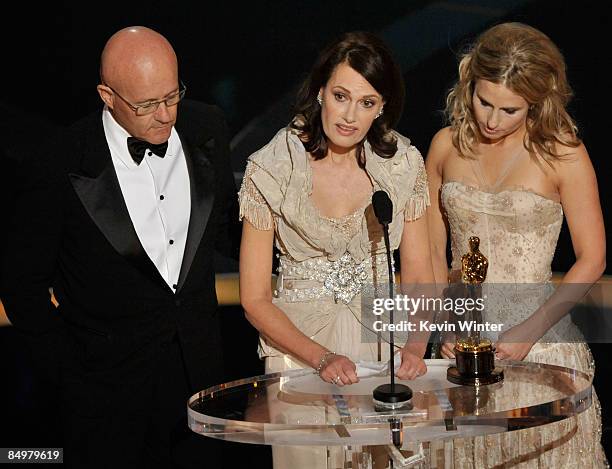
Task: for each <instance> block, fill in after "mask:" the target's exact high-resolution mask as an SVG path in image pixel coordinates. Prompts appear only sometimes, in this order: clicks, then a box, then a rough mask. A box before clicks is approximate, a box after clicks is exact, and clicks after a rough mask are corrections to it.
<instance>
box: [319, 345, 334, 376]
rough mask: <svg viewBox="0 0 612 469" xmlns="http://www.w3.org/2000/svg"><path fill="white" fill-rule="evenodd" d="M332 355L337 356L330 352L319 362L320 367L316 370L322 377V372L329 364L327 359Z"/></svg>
mask: <svg viewBox="0 0 612 469" xmlns="http://www.w3.org/2000/svg"><path fill="white" fill-rule="evenodd" d="M330 355H336V352H330V351H329V350H328V351H327V352H325V353H324V354H323V356H322V357H321V359H320V360H319V366H317V369H316V370H315V372H316V373H317V374H318V375H319V376H321V370H322V369H323V367H324V366H325V365H326V364H327V359H328V358H329V356H330Z"/></svg>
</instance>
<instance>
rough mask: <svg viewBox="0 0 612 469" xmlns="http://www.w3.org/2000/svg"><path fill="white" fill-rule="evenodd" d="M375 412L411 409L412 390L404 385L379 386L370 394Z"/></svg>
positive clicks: (388, 384) (389, 384)
mask: <svg viewBox="0 0 612 469" xmlns="http://www.w3.org/2000/svg"><path fill="white" fill-rule="evenodd" d="M372 397H373V400H374V407H375V408H376V410H383V411H384V410H397V409H406V408H411V407H412V403H411V402H410V399H412V389H410V388H409V387H408V386H406V385H404V384H398V383H395V384H393V385H391V383H387V384H381V385H380V386H378V387H377V388H376V389H374V392H373V393H372Z"/></svg>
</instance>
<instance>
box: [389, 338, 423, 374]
mask: <svg viewBox="0 0 612 469" xmlns="http://www.w3.org/2000/svg"><path fill="white" fill-rule="evenodd" d="M425 348H426V346H425V344H406V345H404V347H403V348H402V350H401V351H400V354H401V356H402V364H401V365H400V367H399V368H398V369H397V371H396V372H395V376H397V377H398V378H399V379H415V378H418V377H419V376H423V375H424V374H425V373H427V365H426V364H425V361H424V360H423V358H422V357H423V354H424V353H425Z"/></svg>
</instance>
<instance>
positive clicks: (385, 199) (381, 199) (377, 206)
mask: <svg viewBox="0 0 612 469" xmlns="http://www.w3.org/2000/svg"><path fill="white" fill-rule="evenodd" d="M372 207H373V208H374V215H376V218H378V223H380V224H381V225H382V226H383V227H387V226H388V225H389V223H391V222H392V221H393V202H391V199H390V198H389V195H388V194H387V193H386V192H385V191H376V192H374V194H373V195H372ZM387 247H388V246H387Z"/></svg>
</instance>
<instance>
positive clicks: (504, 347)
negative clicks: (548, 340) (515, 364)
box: [495, 322, 535, 360]
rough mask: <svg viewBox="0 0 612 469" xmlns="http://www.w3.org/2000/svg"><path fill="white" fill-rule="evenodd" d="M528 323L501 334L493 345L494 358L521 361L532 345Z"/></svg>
mask: <svg viewBox="0 0 612 469" xmlns="http://www.w3.org/2000/svg"><path fill="white" fill-rule="evenodd" d="M531 336H532V333H531V331H530V327H529V323H528V322H522V323H520V324H517V325H516V326H514V327H511V328H510V329H508V330H507V331H506V332H504V333H502V335H501V336H500V337H499V340H498V341H497V344H495V357H496V358H499V359H500V360H506V359H509V360H523V359H524V358H525V357H526V356H527V354H528V353H529V351H530V350H531V347H533V344H534V343H535V341H534V340H532V337H531Z"/></svg>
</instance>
